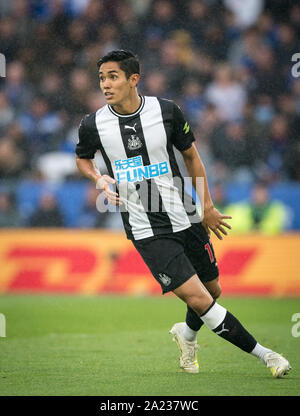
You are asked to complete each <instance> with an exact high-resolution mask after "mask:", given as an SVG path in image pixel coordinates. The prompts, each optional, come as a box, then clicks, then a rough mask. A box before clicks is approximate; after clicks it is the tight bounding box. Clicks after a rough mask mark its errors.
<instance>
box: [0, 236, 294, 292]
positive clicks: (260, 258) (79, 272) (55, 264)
mask: <svg viewBox="0 0 300 416" xmlns="http://www.w3.org/2000/svg"><path fill="white" fill-rule="evenodd" d="M0 239H1V242H0V293H6V292H15V293H16V292H30V293H43V292H45V293H77V294H79V293H82V294H106V293H119V294H160V293H161V289H160V286H159V284H158V283H157V282H156V281H155V279H154V278H153V277H152V276H151V274H150V271H149V270H148V268H147V266H146V265H145V264H144V262H143V260H142V258H141V257H140V255H139V254H138V252H137V251H136V250H135V248H134V246H133V245H132V243H131V241H129V240H127V239H126V237H125V235H124V234H123V233H118V232H105V231H73V230H49V231H44V230H16V231H1V233H0ZM213 244H214V247H215V252H216V257H217V261H218V266H219V269H220V282H221V286H222V288H223V294H230V295H232V294H252V295H270V296H285V295H292V296H300V278H299V270H300V256H299V247H300V235H296V234H295V235H283V236H280V237H265V236H261V235H251V236H238V237H236V236H232V237H230V236H229V237H227V238H226V240H225V241H219V240H217V239H213Z"/></svg>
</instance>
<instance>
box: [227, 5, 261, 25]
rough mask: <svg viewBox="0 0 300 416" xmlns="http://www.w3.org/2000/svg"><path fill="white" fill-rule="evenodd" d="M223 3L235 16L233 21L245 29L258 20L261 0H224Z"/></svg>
mask: <svg viewBox="0 0 300 416" xmlns="http://www.w3.org/2000/svg"><path fill="white" fill-rule="evenodd" d="M224 4H225V6H226V7H228V8H229V9H230V10H231V11H232V12H233V13H234V16H235V23H237V25H238V26H239V27H240V28H242V29H245V28H247V27H249V26H252V25H254V24H255V23H256V21H257V20H258V17H259V15H260V13H261V12H262V11H263V6H264V1H263V0H243V1H240V0H224Z"/></svg>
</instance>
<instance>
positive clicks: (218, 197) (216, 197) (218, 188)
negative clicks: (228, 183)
mask: <svg viewBox="0 0 300 416" xmlns="http://www.w3.org/2000/svg"><path fill="white" fill-rule="evenodd" d="M211 197H212V200H213V203H214V206H215V207H216V208H217V210H219V211H220V212H221V213H222V214H225V212H226V211H227V207H228V205H229V203H228V201H227V198H226V193H225V189H224V187H223V185H222V184H221V183H215V184H214V185H213V186H212V188H211Z"/></svg>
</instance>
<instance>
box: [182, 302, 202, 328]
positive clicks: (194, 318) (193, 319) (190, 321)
mask: <svg viewBox="0 0 300 416" xmlns="http://www.w3.org/2000/svg"><path fill="white" fill-rule="evenodd" d="M185 322H186V324H187V326H188V327H189V328H191V329H192V330H193V331H199V329H200V328H201V326H202V325H203V324H204V322H203V321H202V319H201V318H199V315H198V314H197V313H196V312H195V311H194V310H193V309H192V308H190V307H189V306H187V311H186V317H185Z"/></svg>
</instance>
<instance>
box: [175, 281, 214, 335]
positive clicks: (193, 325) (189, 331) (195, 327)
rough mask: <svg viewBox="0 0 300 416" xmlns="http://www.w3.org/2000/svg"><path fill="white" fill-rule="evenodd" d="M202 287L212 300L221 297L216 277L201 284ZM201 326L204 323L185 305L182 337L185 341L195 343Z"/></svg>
mask: <svg viewBox="0 0 300 416" xmlns="http://www.w3.org/2000/svg"><path fill="white" fill-rule="evenodd" d="M203 285H204V286H205V287H206V289H207V290H208V292H209V293H210V295H211V296H212V298H213V299H214V300H216V299H218V297H219V296H220V295H221V292H222V289H221V286H220V283H219V278H218V277H216V278H215V279H213V280H211V281H209V282H203ZM203 325H204V322H203V321H202V319H201V318H199V315H198V314H197V313H196V312H195V311H194V310H193V309H192V308H191V307H190V306H189V305H187V312H186V317H185V325H184V327H183V336H184V337H185V339H186V340H187V341H195V340H196V338H197V334H198V331H199V329H200V328H201V327H202V326H203Z"/></svg>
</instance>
